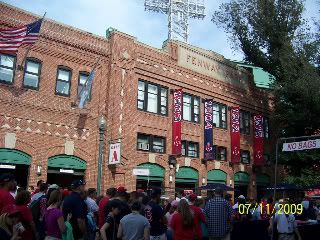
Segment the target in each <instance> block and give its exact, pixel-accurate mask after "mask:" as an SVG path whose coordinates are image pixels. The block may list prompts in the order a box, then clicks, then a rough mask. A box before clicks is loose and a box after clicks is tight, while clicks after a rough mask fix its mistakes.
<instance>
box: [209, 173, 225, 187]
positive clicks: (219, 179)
mask: <svg viewBox="0 0 320 240" xmlns="http://www.w3.org/2000/svg"><path fill="white" fill-rule="evenodd" d="M207 182H208V183H224V184H226V183H227V173H225V172H224V171H222V170H219V169H214V170H210V171H209V172H208V180H207Z"/></svg>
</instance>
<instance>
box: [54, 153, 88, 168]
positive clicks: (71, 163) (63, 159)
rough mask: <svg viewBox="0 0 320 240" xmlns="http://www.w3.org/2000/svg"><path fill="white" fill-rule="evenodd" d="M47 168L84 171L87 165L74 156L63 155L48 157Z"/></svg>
mask: <svg viewBox="0 0 320 240" xmlns="http://www.w3.org/2000/svg"><path fill="white" fill-rule="evenodd" d="M48 167H54V168H66V169H81V170H85V169H86V168H87V163H86V162H85V161H84V160H82V159H81V158H78V157H76V156H70V155H64V154H63V155H57V156H53V157H50V158H49V159H48Z"/></svg>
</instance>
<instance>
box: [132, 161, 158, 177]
mask: <svg viewBox="0 0 320 240" xmlns="http://www.w3.org/2000/svg"><path fill="white" fill-rule="evenodd" d="M136 168H142V169H149V171H150V175H149V177H148V176H137V179H139V180H148V179H149V180H154V181H163V179H164V168H163V167H161V166H160V165H158V164H155V163H143V164H140V165H138V166H137V167H136Z"/></svg>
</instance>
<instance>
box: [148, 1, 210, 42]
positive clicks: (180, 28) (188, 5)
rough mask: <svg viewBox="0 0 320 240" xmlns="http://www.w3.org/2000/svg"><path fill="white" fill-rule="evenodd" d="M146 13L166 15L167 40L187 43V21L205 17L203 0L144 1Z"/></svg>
mask: <svg viewBox="0 0 320 240" xmlns="http://www.w3.org/2000/svg"><path fill="white" fill-rule="evenodd" d="M144 6H145V10H146V11H153V12H160V13H164V14H167V15H168V39H169V40H170V39H177V40H182V41H184V42H188V35H189V32H188V19H189V18H196V19H201V20H202V19H203V18H204V17H205V14H204V10H205V5H204V0H145V2H144Z"/></svg>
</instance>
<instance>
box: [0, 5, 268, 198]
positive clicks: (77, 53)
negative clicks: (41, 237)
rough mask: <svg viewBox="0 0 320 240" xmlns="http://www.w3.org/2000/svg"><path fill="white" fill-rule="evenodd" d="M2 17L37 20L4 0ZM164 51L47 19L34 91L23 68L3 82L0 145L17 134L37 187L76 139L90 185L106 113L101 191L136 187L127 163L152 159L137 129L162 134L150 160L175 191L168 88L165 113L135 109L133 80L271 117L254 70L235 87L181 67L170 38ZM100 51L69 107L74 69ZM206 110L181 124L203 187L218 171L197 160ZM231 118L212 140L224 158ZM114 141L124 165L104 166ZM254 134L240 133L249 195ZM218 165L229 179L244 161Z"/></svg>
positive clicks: (12, 21)
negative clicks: (85, 87)
mask: <svg viewBox="0 0 320 240" xmlns="http://www.w3.org/2000/svg"><path fill="white" fill-rule="evenodd" d="M0 16H1V18H0V25H1V26H2V27H10V26H17V25H19V24H26V23H29V22H31V21H34V20H35V19H36V18H35V17H34V16H32V15H30V14H28V13H26V12H23V11H21V10H18V9H15V8H12V7H9V6H7V5H4V4H1V10H0ZM167 50H168V51H166V50H157V49H154V48H151V47H149V46H146V45H143V44H141V43H139V42H137V40H136V39H135V38H133V37H131V36H128V35H126V34H123V33H119V32H115V33H113V34H111V37H110V39H105V38H102V37H97V36H94V35H92V34H89V33H86V32H83V31H80V30H77V29H74V28H72V27H69V26H64V25H62V24H59V23H56V22H53V21H51V20H46V21H45V23H44V26H43V27H42V30H41V38H40V40H39V41H38V42H37V43H36V44H35V45H34V46H33V47H32V49H31V51H30V53H29V56H30V57H35V58H37V59H39V60H41V61H42V71H41V79H40V89H39V91H35V90H26V89H23V87H22V78H23V73H22V72H20V71H17V72H16V74H15V81H14V84H13V85H12V86H11V85H10V86H9V85H5V84H1V83H0V109H1V110H2V111H1V113H0V125H1V126H3V125H5V124H8V125H9V126H10V128H9V129H8V128H4V127H1V126H0V144H1V145H0V147H3V146H4V136H5V134H6V133H7V132H15V133H16V134H17V144H16V148H17V149H19V150H21V151H24V152H26V153H28V154H30V155H31V156H32V165H31V171H30V178H29V183H30V184H32V185H34V184H35V182H36V181H37V180H39V179H40V178H41V179H45V178H46V170H47V167H46V166H47V159H48V158H49V157H51V156H54V155H58V154H63V153H64V142H65V140H66V139H70V140H73V141H74V145H75V151H74V155H75V156H78V157H80V158H82V159H83V160H85V161H86V162H87V170H86V180H87V182H88V187H95V186H96V178H97V161H98V127H97V121H98V118H99V116H101V115H104V116H105V117H106V119H107V130H106V132H105V143H104V148H103V154H104V158H103V166H102V167H103V171H102V179H103V180H102V184H101V188H102V191H104V190H106V188H107V187H110V186H119V185H125V186H126V187H127V188H128V189H129V190H134V189H135V187H136V178H135V177H134V176H132V169H133V168H134V167H136V166H137V165H139V164H141V163H147V162H148V161H149V153H145V152H139V151H137V150H136V148H137V133H138V132H142V133H148V134H153V135H160V136H164V137H166V153H165V154H156V158H155V160H156V163H157V164H159V165H161V166H162V167H164V168H165V170H166V171H165V183H164V186H165V187H166V191H167V192H173V191H174V181H173V182H172V183H169V176H170V175H172V176H173V177H174V170H172V169H169V165H168V155H169V154H170V152H171V141H172V139H171V134H172V131H171V130H172V129H171V121H172V120H171V112H172V107H171V105H172V95H171V94H170V96H169V99H168V103H169V106H168V112H169V114H168V116H159V115H156V114H151V113H146V112H141V111H138V110H137V84H138V79H143V80H146V81H150V82H154V83H157V84H159V85H162V86H165V87H168V88H169V89H175V88H183V91H184V92H188V93H190V94H193V95H196V96H199V97H201V98H202V99H204V98H213V99H214V100H215V101H217V102H220V103H224V104H226V105H228V106H236V105H239V106H240V107H241V109H244V110H248V111H250V112H251V113H254V112H263V113H265V114H267V115H268V114H269V113H270V111H271V107H270V99H271V96H269V95H268V94H266V93H265V92H263V91H260V90H258V89H256V88H255V87H254V83H253V81H252V78H251V76H249V77H250V83H249V88H248V89H240V88H237V87H234V86H231V85H229V84H226V83H224V82H221V81H218V80H215V79H213V78H210V77H207V76H205V75H202V74H199V73H196V72H193V71H191V70H188V69H185V68H182V67H180V66H178V64H177V43H175V42H171V43H169V45H168V48H167ZM25 51H26V48H21V49H20V50H19V52H18V54H17V59H18V64H21V62H22V59H23V56H24V54H25ZM99 57H100V62H99V66H98V68H97V72H96V76H95V78H94V82H93V89H92V100H91V102H89V103H88V104H87V109H86V110H83V111H79V110H78V109H75V108H71V103H72V102H73V101H74V100H75V98H76V95H77V85H78V76H79V72H80V71H87V72H90V71H91V69H92V66H93V65H94V63H95V62H96V60H97V59H98V58H99ZM59 65H64V66H67V67H69V68H71V69H72V81H71V95H70V97H61V96H56V95H55V94H54V91H55V84H56V74H57V66H59ZM248 74H249V73H248ZM203 112H204V109H203V104H201V112H200V114H201V115H200V116H201V121H200V124H196V123H189V122H185V121H184V122H183V123H182V139H183V140H189V141H195V142H198V143H199V146H200V151H199V152H200V158H196V159H192V161H191V167H193V168H195V169H196V170H197V171H198V172H199V186H201V185H202V178H203V177H205V178H206V177H207V172H208V171H209V170H212V169H215V162H208V163H207V164H206V165H205V164H202V163H201V160H200V159H201V158H202V157H203V144H202V143H203ZM17 119H21V120H20V121H19V120H17ZM229 119H230V113H229V112H228V129H227V130H223V129H217V128H215V129H214V143H215V144H217V145H219V146H225V147H227V149H228V151H227V153H228V156H227V159H228V160H230V132H229V130H230V123H229V122H230V121H229ZM17 126H19V127H18V128H17ZM251 127H252V122H251ZM28 128H29V129H30V130H29V129H28ZM251 129H252V128H251ZM39 131H40V132H39ZM57 133H58V134H57ZM117 139H121V141H122V163H121V164H120V165H118V166H107V164H106V163H107V161H108V151H107V148H108V142H109V141H115V140H117ZM252 140H253V136H252V130H251V135H250V136H245V135H241V148H242V149H245V150H250V152H251V164H249V165H244V171H246V172H248V173H249V174H250V175H252V177H251V183H250V186H249V193H248V194H249V195H250V196H254V195H255V194H256V193H255V186H253V182H252V181H255V174H253V173H252V162H253V160H252V159H253V149H252V145H253V141H252ZM267 145H268V144H266V147H268V146H267ZM178 164H179V165H180V166H184V157H180V158H178ZM37 165H41V166H42V167H43V168H42V170H43V172H42V176H40V177H38V176H37V175H36V172H35V169H36V166H37ZM220 169H221V170H223V171H225V172H226V173H227V174H228V178H227V184H229V181H230V179H232V180H233V175H234V173H235V172H237V171H240V170H241V167H240V166H239V165H235V166H233V167H230V166H229V163H228V162H221V166H220ZM262 171H263V172H265V173H268V174H269V175H270V176H272V173H271V170H270V169H268V168H263V169H262Z"/></svg>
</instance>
